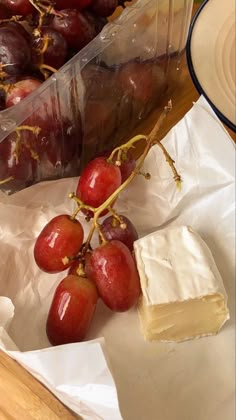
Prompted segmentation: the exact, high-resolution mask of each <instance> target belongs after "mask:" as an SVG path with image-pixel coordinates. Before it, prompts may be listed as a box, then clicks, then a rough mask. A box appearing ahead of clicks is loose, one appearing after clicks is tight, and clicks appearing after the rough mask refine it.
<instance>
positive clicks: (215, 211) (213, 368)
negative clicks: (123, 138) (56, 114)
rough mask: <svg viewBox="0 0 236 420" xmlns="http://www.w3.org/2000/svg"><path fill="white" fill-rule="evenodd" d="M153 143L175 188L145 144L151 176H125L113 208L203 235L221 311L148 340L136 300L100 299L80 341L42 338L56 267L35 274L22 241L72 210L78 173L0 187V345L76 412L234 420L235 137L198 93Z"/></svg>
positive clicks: (143, 224) (142, 227) (145, 229)
mask: <svg viewBox="0 0 236 420" xmlns="http://www.w3.org/2000/svg"><path fill="white" fill-rule="evenodd" d="M164 144H165V146H166V147H167V149H168V151H169V152H170V154H171V155H172V157H174V159H175V161H176V167H177V169H178V171H179V172H180V174H181V175H182V178H183V186H182V189H181V191H177V190H176V188H175V185H174V182H173V179H172V173H171V171H170V168H169V167H168V165H167V164H166V162H165V160H164V159H163V156H162V153H161V151H160V149H159V148H158V147H153V148H152V149H151V151H150V152H149V154H148V157H147V159H146V161H145V164H144V167H143V169H144V171H148V172H150V173H151V175H152V177H151V180H149V181H147V180H145V179H144V178H143V177H136V179H135V180H134V181H133V182H132V184H131V185H130V186H129V188H128V189H127V190H126V191H125V192H123V194H122V196H121V197H120V198H119V200H118V201H117V209H118V210H119V211H120V212H122V214H124V215H126V216H128V217H129V218H130V219H131V220H132V222H133V223H134V224H135V226H136V228H137V230H138V232H139V234H140V236H142V235H145V234H147V233H150V232H152V231H154V230H156V229H160V228H164V227H165V226H167V225H168V226H169V225H176V224H188V225H191V226H192V227H193V228H194V229H195V230H196V231H197V232H198V233H199V234H200V235H201V236H202V237H203V239H204V240H205V241H206V243H207V244H208V246H209V247H210V249H211V251H212V254H213V256H214V258H215V261H216V264H217V266H218V269H219V271H220V273H221V275H222V278H223V281H224V285H225V288H226V291H227V293H228V296H229V302H228V304H229V310H230V314H231V319H230V321H228V322H227V323H226V324H225V325H224V327H223V329H222V330H221V331H220V333H219V334H218V335H216V336H214V337H205V338H201V339H199V340H193V341H188V342H184V343H179V344H174V343H170V344H166V343H147V342H145V341H144V340H143V338H142V336H141V333H140V329H139V320H138V316H137V313H136V310H135V309H133V310H131V311H129V312H127V313H112V312H111V311H110V310H109V309H107V308H106V307H105V306H104V305H103V304H102V303H101V302H100V303H99V305H98V308H97V311H96V314H95V318H94V322H93V324H92V327H91V329H90V332H89V335H88V337H87V341H86V342H83V343H78V344H71V345H65V346H59V347H57V348H52V347H50V344H49V342H48V340H47V337H46V334H45V322H46V317H47V312H48V308H49V305H50V302H51V299H52V294H53V293H54V290H55V288H56V286H57V284H58V283H59V282H60V280H61V279H62V278H63V273H61V274H57V275H48V274H45V273H43V272H41V271H40V270H39V269H38V267H37V266H36V264H35V262H34V259H33V254H32V251H33V247H34V242H35V238H36V237H37V235H38V234H39V232H40V231H41V229H42V227H43V226H44V225H45V223H46V222H47V221H49V220H50V219H51V218H52V217H54V216H55V215H57V214H60V213H62V212H63V213H64V212H71V211H72V210H73V208H74V206H73V202H71V201H70V200H69V199H67V196H68V194H69V193H70V192H71V191H75V188H76V184H77V179H63V180H59V181H52V182H45V183H41V184H38V185H35V186H33V187H30V188H28V189H26V190H24V191H21V192H19V193H17V194H15V195H13V196H10V197H7V196H5V195H4V194H3V193H1V194H0V221H1V222H0V238H1V240H0V273H1V274H0V347H1V348H2V349H3V350H4V351H6V352H7V353H8V354H9V355H10V356H11V357H13V358H14V359H16V360H18V362H19V363H21V364H22V365H23V366H24V367H26V369H28V370H29V371H30V372H31V373H32V374H33V375H34V376H35V377H36V378H38V379H39V380H40V381H41V382H43V383H44V384H45V385H46V386H47V387H48V388H49V389H50V390H51V391H52V392H53V393H54V394H55V395H56V396H57V397H58V398H59V399H61V401H62V402H63V403H65V404H66V405H67V406H68V407H70V408H71V409H72V410H74V412H75V413H78V414H80V415H81V416H82V417H83V418H84V419H92V420H96V419H104V420H116V419H120V418H121V416H122V417H123V419H124V420H156V419H159V420H223V419H224V420H234V419H235V281H234V277H235V276H234V274H235V147H234V144H233V142H232V141H231V139H230V138H229V136H228V134H227V132H226V131H225V129H224V128H223V126H222V124H221V123H220V122H219V120H218V119H217V117H216V116H215V114H214V113H213V111H212V110H211V108H210V107H209V105H208V104H207V103H206V101H205V100H204V99H203V98H202V97H201V98H200V99H199V100H198V102H197V103H196V104H195V105H194V106H193V107H192V109H191V110H190V111H189V112H188V113H187V114H186V116H185V117H184V118H183V119H182V120H181V121H180V122H179V123H178V124H177V125H176V126H175V127H174V128H173V129H172V130H171V132H170V133H169V134H168V135H167V136H166V138H165V139H164ZM82 220H83V219H82V217H81V221H82ZM84 226H85V232H87V231H88V226H87V224H85V225H84ZM111 372H112V374H111ZM113 378H114V379H113ZM118 401H119V404H118ZM119 407H120V410H119ZM120 413H121V414H120Z"/></svg>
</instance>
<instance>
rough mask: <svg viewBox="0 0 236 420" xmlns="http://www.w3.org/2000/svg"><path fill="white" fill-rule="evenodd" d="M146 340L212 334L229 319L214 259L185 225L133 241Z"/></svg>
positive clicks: (139, 307) (224, 294) (174, 338)
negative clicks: (140, 289)
mask: <svg viewBox="0 0 236 420" xmlns="http://www.w3.org/2000/svg"><path fill="white" fill-rule="evenodd" d="M134 251H135V258H136V262H137V267H138V271H139V275H140V281H141V288H142V297H141V298H140V302H139V306H138V310H139V316H140V323H141V329H142V332H143V335H144V337H145V339H146V340H149V341H151V340H160V341H184V340H188V339H191V338H196V337H201V336H205V335H212V334H216V333H217V332H218V331H219V329H220V328H221V327H222V325H223V324H224V323H225V321H226V320H227V319H229V311H228V308H227V295H226V291H225V288H224V285H223V281H222V278H221V276H220V273H219V271H218V269H217V267H216V264H215V261H214V259H213V256H212V254H211V252H210V250H209V248H208V246H207V245H206V243H205V242H204V241H203V239H202V238H201V237H200V236H199V235H198V234H197V233H196V232H194V231H193V230H192V229H191V228H190V227H188V226H177V227H173V228H169V229H166V230H162V231H157V232H155V233H151V234H150V235H147V236H146V237H144V238H141V239H138V240H137V241H135V243H134Z"/></svg>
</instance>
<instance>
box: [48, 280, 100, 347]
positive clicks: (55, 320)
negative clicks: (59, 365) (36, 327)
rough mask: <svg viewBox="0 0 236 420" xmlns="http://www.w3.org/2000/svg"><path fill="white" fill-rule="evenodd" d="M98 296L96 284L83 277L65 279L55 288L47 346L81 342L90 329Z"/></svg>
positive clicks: (49, 316) (49, 318) (49, 317)
mask: <svg viewBox="0 0 236 420" xmlns="http://www.w3.org/2000/svg"><path fill="white" fill-rule="evenodd" d="M97 300H98V294H97V290H96V286H95V284H94V283H93V282H92V281H91V280H89V279H87V278H84V277H78V276H74V275H68V276H67V277H65V278H64V279H63V280H62V281H61V282H60V283H59V285H58V286H57V288H56V291H55V294H54V296H53V300H52V303H51V306H50V310H49V314H48V318H47V324H46V333H47V336H48V339H49V341H50V343H51V344H52V345H54V346H57V345H60V344H68V343H75V342H78V341H82V340H83V339H84V338H85V336H86V334H87V331H88V329H89V327H90V325H91V322H92V319H93V316H94V312H95V309H96V305H97Z"/></svg>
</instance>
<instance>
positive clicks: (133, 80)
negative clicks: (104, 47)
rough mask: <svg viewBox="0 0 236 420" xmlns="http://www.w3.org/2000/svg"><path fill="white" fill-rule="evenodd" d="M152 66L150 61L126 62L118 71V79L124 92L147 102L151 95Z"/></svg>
mask: <svg viewBox="0 0 236 420" xmlns="http://www.w3.org/2000/svg"><path fill="white" fill-rule="evenodd" d="M152 69H153V66H152V64H151V63H135V62H132V63H127V64H125V65H123V66H122V67H121V68H120V70H119V73H118V81H119V83H120V85H121V87H122V90H123V91H125V93H128V94H129V95H130V96H132V98H134V99H136V100H138V101H141V102H143V103H147V102H148V101H149V100H150V98H151V97H152V90H153V74H152Z"/></svg>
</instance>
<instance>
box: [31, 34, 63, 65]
mask: <svg viewBox="0 0 236 420" xmlns="http://www.w3.org/2000/svg"><path fill="white" fill-rule="evenodd" d="M46 38H48V46H47V49H46V51H45V52H44V53H43V54H41V53H40V52H38V51H40V50H41V49H42V48H43V45H44V42H45V39H46ZM32 48H33V50H34V59H35V61H36V65H40V64H42V63H43V64H47V65H49V66H51V67H54V68H55V69H59V68H60V67H61V66H62V65H63V64H64V63H65V61H66V56H67V42H66V40H65V38H64V37H63V35H62V34H60V33H59V32H58V31H56V30H55V29H53V28H50V27H49V26H42V27H41V28H40V35H39V36H38V37H35V39H34V40H33V44H32Z"/></svg>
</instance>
